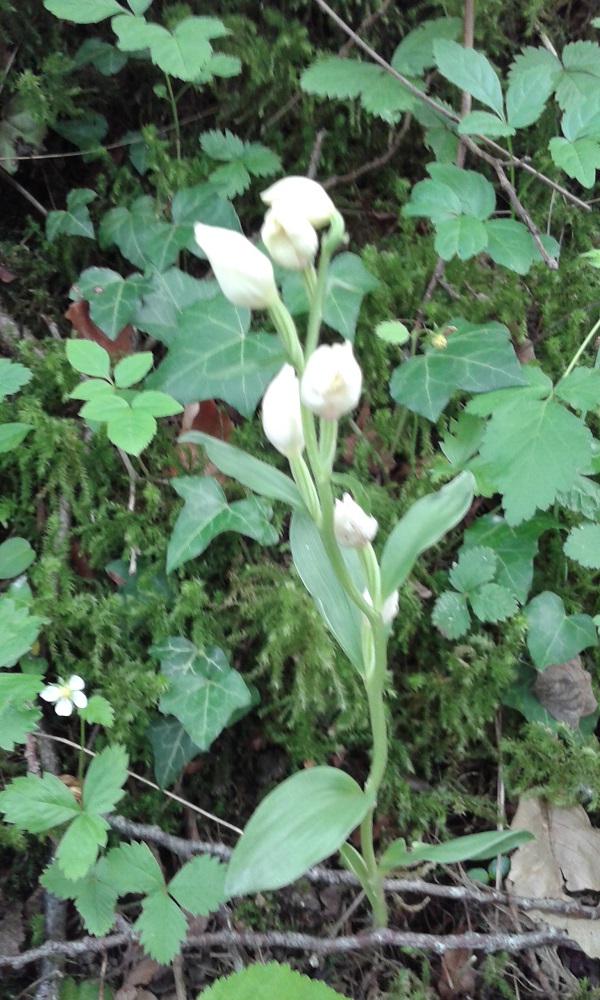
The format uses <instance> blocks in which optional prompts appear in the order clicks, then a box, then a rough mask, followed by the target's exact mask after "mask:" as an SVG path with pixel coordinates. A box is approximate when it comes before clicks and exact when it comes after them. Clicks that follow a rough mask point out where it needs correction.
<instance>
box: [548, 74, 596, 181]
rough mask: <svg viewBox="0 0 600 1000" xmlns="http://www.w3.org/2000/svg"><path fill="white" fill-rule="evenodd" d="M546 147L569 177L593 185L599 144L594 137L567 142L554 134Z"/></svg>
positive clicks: (557, 164)
mask: <svg viewBox="0 0 600 1000" xmlns="http://www.w3.org/2000/svg"><path fill="white" fill-rule="evenodd" d="M599 84H600V81H599ZM548 148H549V149H550V154H551V156H552V159H553V160H554V162H555V163H556V166H557V167H562V169H563V170H564V171H565V173H566V174H568V175H569V177H574V178H575V180H577V181H579V183H580V184H582V185H583V187H593V184H594V181H595V179H596V170H597V168H598V167H600V145H599V144H598V143H597V142H595V140H594V139H576V140H575V142H569V140H568V139H563V138H561V137H560V136H555V137H554V138H553V139H551V140H550V143H549V147H548Z"/></svg>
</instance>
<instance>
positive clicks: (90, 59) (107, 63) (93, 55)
mask: <svg viewBox="0 0 600 1000" xmlns="http://www.w3.org/2000/svg"><path fill="white" fill-rule="evenodd" d="M126 62H127V56H126V55H125V53H124V52H119V50H118V49H117V48H115V46H114V45H110V43H109V42H103V41H102V39H101V38H86V40H85V41H84V42H82V44H81V45H80V46H79V48H78V49H77V52H76V53H75V55H74V57H73V64H74V66H75V67H76V68H77V69H79V67H81V66H89V65H91V66H93V67H94V69H97V70H98V72H99V73H102V75H103V76H113V74H115V73H118V72H119V70H121V69H123V66H124V65H125V63H126Z"/></svg>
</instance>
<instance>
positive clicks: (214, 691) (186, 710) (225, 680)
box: [151, 639, 252, 751]
mask: <svg viewBox="0 0 600 1000" xmlns="http://www.w3.org/2000/svg"><path fill="white" fill-rule="evenodd" d="M173 643H175V645H174V646H173ZM151 652H152V653H153V655H155V656H159V657H160V661H161V664H160V666H161V673H163V674H164V676H165V677H166V678H167V679H168V681H169V687H168V689H167V691H166V693H165V694H163V696H162V697H161V700H160V704H159V708H160V711H161V712H163V713H164V714H166V715H174V716H175V718H176V719H178V720H179V722H180V723H181V725H182V726H183V727H184V729H185V731H186V732H187V734H188V736H189V737H190V738H191V739H192V740H193V742H194V744H195V745H196V748H197V749H198V750H202V751H204V750H208V748H209V747H210V745H211V743H213V742H214V740H215V739H216V738H217V736H218V735H219V734H220V733H221V732H222V731H223V729H224V728H225V727H226V726H227V725H228V724H229V720H230V719H231V717H232V715H234V714H235V713H237V712H239V711H240V710H242V709H245V708H248V707H249V706H250V705H251V703H252V694H251V692H250V690H249V688H248V686H247V685H246V683H245V681H244V679H243V677H242V676H241V674H239V673H238V672H237V670H232V669H231V667H230V666H229V664H228V662H227V658H226V656H225V654H224V653H223V651H222V650H221V649H219V648H218V647H216V646H214V647H211V648H210V649H207V650H206V651H200V650H198V649H196V647H195V646H194V645H193V644H192V643H186V644H185V646H184V647H183V649H182V646H181V642H177V640H173V639H171V640H165V642H164V643H161V644H160V645H158V646H153V647H151ZM182 653H183V655H182Z"/></svg>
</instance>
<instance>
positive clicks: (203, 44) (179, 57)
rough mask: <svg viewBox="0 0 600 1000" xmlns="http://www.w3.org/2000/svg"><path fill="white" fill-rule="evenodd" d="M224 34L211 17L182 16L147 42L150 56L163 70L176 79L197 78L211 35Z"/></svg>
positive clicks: (207, 57) (220, 35)
mask: <svg viewBox="0 0 600 1000" xmlns="http://www.w3.org/2000/svg"><path fill="white" fill-rule="evenodd" d="M226 34H228V31H227V29H226V28H225V26H224V25H223V23H222V22H221V21H219V20H217V18H214V17H186V18H184V19H183V21H180V22H179V24H178V25H177V26H176V27H175V29H174V30H173V31H172V32H165V33H164V34H160V35H158V34H156V35H154V36H153V37H152V39H151V41H150V42H149V49H150V57H151V59H152V62H153V63H155V64H156V65H157V66H159V67H160V69H162V70H163V72H165V73H168V74H169V76H174V77H176V78H177V79H178V80H185V81H189V82H192V81H194V80H197V79H198V77H199V76H200V74H201V73H202V70H203V69H204V68H205V67H206V65H207V63H208V61H209V59H210V57H211V55H212V46H211V44H210V39H211V38H220V37H222V36H223V35H226Z"/></svg>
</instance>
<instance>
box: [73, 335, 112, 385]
mask: <svg viewBox="0 0 600 1000" xmlns="http://www.w3.org/2000/svg"><path fill="white" fill-rule="evenodd" d="M65 350H66V352H67V360H68V362H69V364H70V365H71V366H72V367H73V368H74V369H75V371H77V372H81V374H82V375H91V376H92V377H94V378H101V379H108V378H110V358H109V356H108V352H107V351H105V350H104V348H103V347H100V345H99V344H96V343H94V342H93V341H91V340H67V343H66V345H65Z"/></svg>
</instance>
